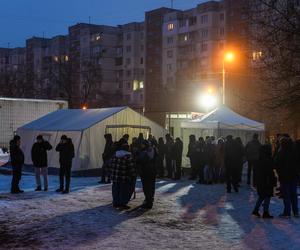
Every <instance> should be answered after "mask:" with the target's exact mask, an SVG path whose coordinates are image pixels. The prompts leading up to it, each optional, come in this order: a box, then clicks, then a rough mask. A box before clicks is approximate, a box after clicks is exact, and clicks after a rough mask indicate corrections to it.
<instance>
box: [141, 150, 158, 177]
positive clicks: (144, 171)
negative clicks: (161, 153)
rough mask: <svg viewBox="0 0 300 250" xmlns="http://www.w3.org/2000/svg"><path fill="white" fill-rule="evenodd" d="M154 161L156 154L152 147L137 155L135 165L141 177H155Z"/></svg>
mask: <svg viewBox="0 0 300 250" xmlns="http://www.w3.org/2000/svg"><path fill="white" fill-rule="evenodd" d="M155 159H156V152H155V150H154V149H153V148H152V147H149V148H148V149H145V150H143V151H141V152H140V153H139V156H138V159H137V163H138V165H139V173H140V176H141V177H147V176H149V177H150V176H155V174H156V170H155Z"/></svg>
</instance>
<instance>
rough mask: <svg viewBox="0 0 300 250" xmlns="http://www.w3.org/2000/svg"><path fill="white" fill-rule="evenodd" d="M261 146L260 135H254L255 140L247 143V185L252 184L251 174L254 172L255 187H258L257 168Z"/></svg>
mask: <svg viewBox="0 0 300 250" xmlns="http://www.w3.org/2000/svg"><path fill="white" fill-rule="evenodd" d="M260 147H261V144H260V142H259V141H258V134H254V135H253V139H252V140H251V141H250V142H248V143H247V145H246V148H245V151H246V158H247V161H248V173H247V184H248V185H250V183H251V174H252V172H253V186H256V168H257V163H258V160H259V150H260Z"/></svg>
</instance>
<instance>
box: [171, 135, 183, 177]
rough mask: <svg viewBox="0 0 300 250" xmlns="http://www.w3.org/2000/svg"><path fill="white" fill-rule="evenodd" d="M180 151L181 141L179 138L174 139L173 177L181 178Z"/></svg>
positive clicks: (181, 149) (181, 147)
mask: <svg viewBox="0 0 300 250" xmlns="http://www.w3.org/2000/svg"><path fill="white" fill-rule="evenodd" d="M182 152H183V142H182V141H181V140H180V138H178V137H177V138H176V139H175V143H174V146H173V160H174V164H173V166H174V179H175V180H180V178H181V166H182Z"/></svg>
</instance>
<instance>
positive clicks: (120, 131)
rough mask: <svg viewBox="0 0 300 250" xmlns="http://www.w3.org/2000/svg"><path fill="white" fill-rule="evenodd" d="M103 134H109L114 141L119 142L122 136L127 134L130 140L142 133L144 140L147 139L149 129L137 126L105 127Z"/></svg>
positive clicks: (149, 132)
mask: <svg viewBox="0 0 300 250" xmlns="http://www.w3.org/2000/svg"><path fill="white" fill-rule="evenodd" d="M105 133H106V134H111V135H112V138H113V140H114V141H117V140H119V139H120V138H121V137H122V136H123V135H124V134H129V137H130V140H131V139H132V138H133V137H138V136H139V133H143V135H144V138H148V137H149V134H151V128H150V127H148V126H139V125H107V126H106V127H105Z"/></svg>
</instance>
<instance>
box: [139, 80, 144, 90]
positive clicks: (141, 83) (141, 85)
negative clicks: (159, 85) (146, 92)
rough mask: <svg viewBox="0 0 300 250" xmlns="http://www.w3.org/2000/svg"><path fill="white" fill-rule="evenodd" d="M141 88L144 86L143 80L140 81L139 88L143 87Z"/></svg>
mask: <svg viewBox="0 0 300 250" xmlns="http://www.w3.org/2000/svg"><path fill="white" fill-rule="evenodd" d="M143 88H144V82H143V81H140V89H143Z"/></svg>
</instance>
